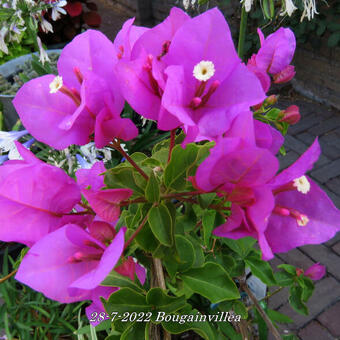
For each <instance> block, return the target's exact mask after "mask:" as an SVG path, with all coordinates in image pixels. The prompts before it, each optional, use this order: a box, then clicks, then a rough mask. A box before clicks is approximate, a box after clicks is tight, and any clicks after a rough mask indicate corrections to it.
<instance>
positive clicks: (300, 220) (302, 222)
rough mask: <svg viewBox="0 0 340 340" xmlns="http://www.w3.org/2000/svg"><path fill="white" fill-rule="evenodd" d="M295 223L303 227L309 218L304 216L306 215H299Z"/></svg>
mask: <svg viewBox="0 0 340 340" xmlns="http://www.w3.org/2000/svg"><path fill="white" fill-rule="evenodd" d="M296 221H297V224H298V225H299V226H300V227H304V226H306V225H307V224H308V222H309V218H308V217H307V216H306V215H302V214H301V215H300V218H298V219H297V220H296Z"/></svg>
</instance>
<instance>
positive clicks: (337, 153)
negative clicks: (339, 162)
mask: <svg viewBox="0 0 340 340" xmlns="http://www.w3.org/2000/svg"><path fill="white" fill-rule="evenodd" d="M320 146H321V151H322V153H323V154H325V155H326V156H328V157H330V158H332V159H337V158H340V148H339V147H336V146H334V145H330V144H327V143H325V142H324V141H322V140H320Z"/></svg>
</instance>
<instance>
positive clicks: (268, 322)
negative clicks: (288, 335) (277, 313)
mask: <svg viewBox="0 0 340 340" xmlns="http://www.w3.org/2000/svg"><path fill="white" fill-rule="evenodd" d="M240 284H241V288H242V289H243V290H244V291H245V292H246V293H247V294H248V296H249V298H250V299H251V300H252V301H253V303H254V305H255V307H256V309H257V310H258V312H259V314H260V315H261V317H262V318H263V320H264V321H265V323H266V325H267V326H268V328H269V330H270V331H271V332H272V334H273V335H274V338H275V339H276V340H282V338H281V336H280V333H279V332H278V330H277V329H276V328H275V326H274V325H273V323H272V322H271V320H270V319H269V318H268V316H267V314H266V312H265V311H264V310H263V308H262V307H261V305H260V304H259V302H258V301H257V299H256V297H255V296H254V295H253V293H252V292H251V290H250V289H249V287H248V285H247V283H246V282H245V281H244V280H242V281H240Z"/></svg>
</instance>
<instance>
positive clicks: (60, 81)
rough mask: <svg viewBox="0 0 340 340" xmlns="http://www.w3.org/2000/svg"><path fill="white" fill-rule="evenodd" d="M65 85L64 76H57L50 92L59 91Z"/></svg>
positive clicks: (51, 84)
mask: <svg viewBox="0 0 340 340" xmlns="http://www.w3.org/2000/svg"><path fill="white" fill-rule="evenodd" d="M62 86H63V77H61V76H55V77H54V79H53V80H52V82H51V83H50V93H57V92H58V91H59V90H60V89H61V88H62Z"/></svg>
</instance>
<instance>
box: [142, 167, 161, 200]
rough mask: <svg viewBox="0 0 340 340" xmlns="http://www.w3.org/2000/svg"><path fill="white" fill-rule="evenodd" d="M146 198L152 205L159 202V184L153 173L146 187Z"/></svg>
mask: <svg viewBox="0 0 340 340" xmlns="http://www.w3.org/2000/svg"><path fill="white" fill-rule="evenodd" d="M145 197H146V199H147V200H148V201H149V202H152V203H155V202H159V198H160V191H159V183H158V181H157V179H156V177H155V175H154V173H153V172H151V175H150V176H149V180H148V184H147V185H146V188H145Z"/></svg>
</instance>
